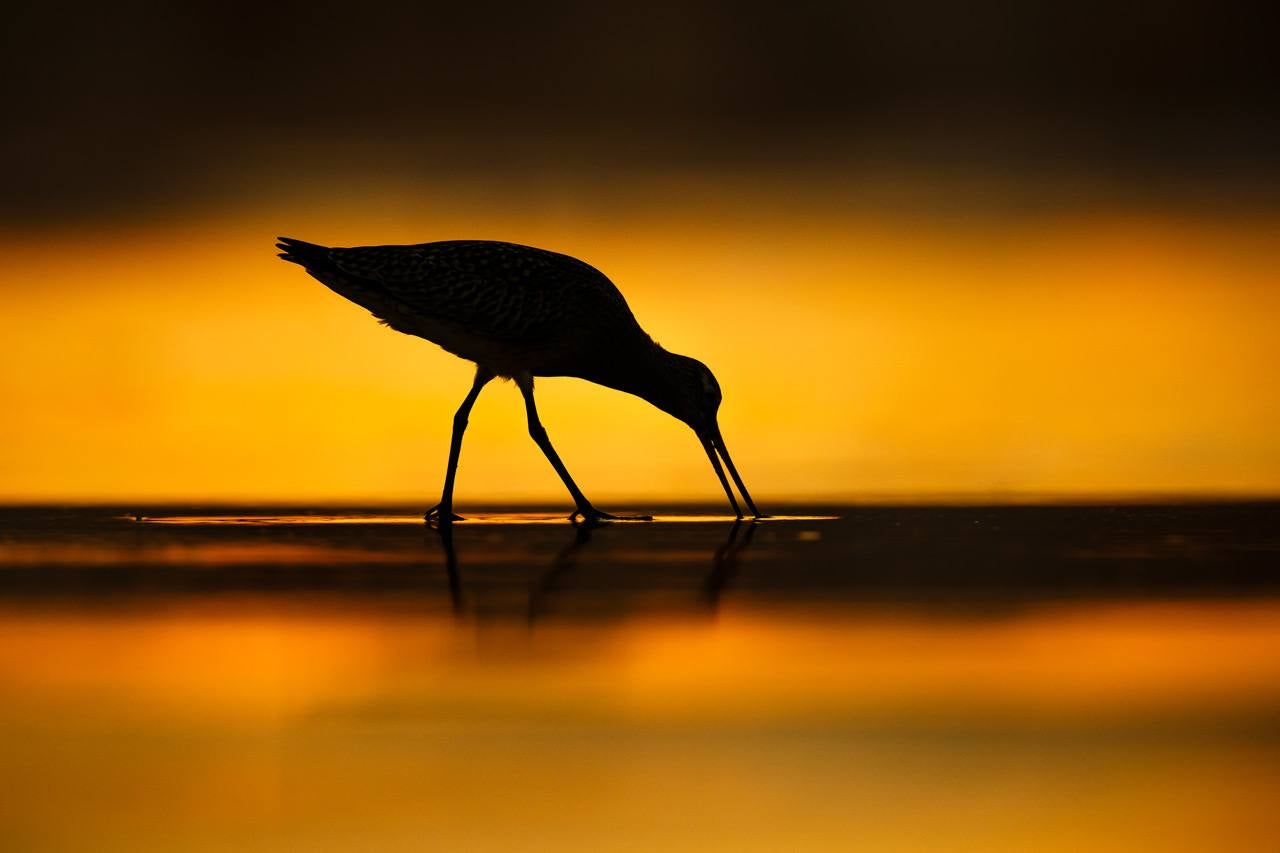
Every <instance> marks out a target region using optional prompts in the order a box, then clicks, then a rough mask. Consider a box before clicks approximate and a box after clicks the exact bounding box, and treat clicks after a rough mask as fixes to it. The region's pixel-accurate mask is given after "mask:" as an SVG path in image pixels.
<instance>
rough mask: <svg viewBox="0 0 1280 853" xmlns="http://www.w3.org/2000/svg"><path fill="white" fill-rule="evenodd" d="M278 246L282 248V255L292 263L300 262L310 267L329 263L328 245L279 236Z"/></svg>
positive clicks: (277, 239)
mask: <svg viewBox="0 0 1280 853" xmlns="http://www.w3.org/2000/svg"><path fill="white" fill-rule="evenodd" d="M276 248H277V249H279V250H280V257H281V258H283V259H284V260H286V261H289V262H290V263H294V264H300V265H302V266H304V267H307V268H309V269H314V268H316V267H321V268H323V267H325V266H328V265H329V247H328V246H318V245H316V244H315V243H308V242H307V241H305V240H295V239H293V238H292V237H277V238H276Z"/></svg>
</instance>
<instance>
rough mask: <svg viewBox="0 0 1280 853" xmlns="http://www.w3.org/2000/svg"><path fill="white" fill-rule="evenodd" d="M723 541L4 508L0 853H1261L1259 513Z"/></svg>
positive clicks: (1266, 581) (836, 521)
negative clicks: (289, 852) (443, 852)
mask: <svg viewBox="0 0 1280 853" xmlns="http://www.w3.org/2000/svg"><path fill="white" fill-rule="evenodd" d="M619 509H628V510H630V509H641V508H631V507H626V508H619ZM716 511H718V510H700V509H699V508H687V509H683V510H680V511H675V512H673V511H671V510H663V511H659V512H657V514H658V515H659V516H660V519H661V520H659V521H656V522H653V523H625V524H615V525H609V526H605V527H601V528H597V529H594V530H588V529H584V528H575V527H573V526H571V525H570V524H568V523H567V522H565V521H563V520H561V519H559V518H558V517H557V516H556V514H555V513H553V512H551V511H547V512H537V511H529V510H527V509H521V510H519V511H512V510H504V509H503V508H488V509H486V508H480V511H478V512H473V513H470V515H471V516H472V520H471V521H469V522H467V523H464V524H459V525H457V526H456V527H455V528H454V530H453V532H452V536H450V537H442V536H441V535H440V534H439V533H438V532H435V531H432V530H429V529H427V528H425V527H424V526H423V525H422V524H421V522H420V521H419V520H418V519H417V517H416V515H415V514H414V513H413V512H412V511H410V510H407V509H403V508H379V509H377V510H376V511H370V510H360V509H352V508H338V509H334V508H328V509H326V510H324V511H323V512H318V511H315V510H308V509H305V508H298V507H293V508H289V507H272V508H269V509H261V508H246V507H101V508H91V509H90V508H78V509H50V508H9V509H4V510H0V632H2V634H3V642H2V643H0V846H3V848H4V849H6V850H10V849H12V850H65V849H95V850H147V849H155V850H174V849H183V850H271V849H306V850H351V849H378V850H387V849H391V850H396V849H406V850H407V849H413V850H421V849H451V850H452V849H458V850H511V849H521V850H583V851H587V850H637V851H639V850H646V851H647V850H703V849H726V850H779V849H788V850H834V849H874V850H936V849H950V850H1028V849H1036V850H1082V849H1088V850H1117V851H1119V850H1125V851H1132V850H1233V851H1236V850H1267V849H1272V847H1271V845H1272V844H1273V842H1274V838H1275V837H1277V833H1280V809H1277V804H1278V803H1280V725H1277V722H1276V721H1277V720H1280V716H1278V715H1277V712H1278V711H1280V559H1278V558H1280V504H1274V503H1254V504H1201V505H1191V504H1183V505H1170V506H1133V505H1129V506H1059V507H1050V506H1024V507H933V508H930V507H831V506H825V507H791V508H787V509H786V513H787V515H788V517H785V518H777V519H769V520H765V521H762V522H760V523H757V524H754V525H752V524H745V523H744V524H734V523H733V522H732V520H731V519H727V518H724V517H723V516H716V515H714V514H713V513H714V512H716Z"/></svg>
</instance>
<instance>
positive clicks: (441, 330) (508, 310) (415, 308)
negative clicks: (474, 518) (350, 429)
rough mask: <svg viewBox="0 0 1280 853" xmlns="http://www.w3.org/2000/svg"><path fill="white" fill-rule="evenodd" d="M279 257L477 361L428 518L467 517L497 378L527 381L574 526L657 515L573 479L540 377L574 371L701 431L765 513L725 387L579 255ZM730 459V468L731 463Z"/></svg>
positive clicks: (719, 469) (354, 251)
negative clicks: (456, 504)
mask: <svg viewBox="0 0 1280 853" xmlns="http://www.w3.org/2000/svg"><path fill="white" fill-rule="evenodd" d="M277 241H278V242H277V243H276V248H277V249H279V250H280V252H279V257H280V258H282V259H284V260H286V261H289V262H290V263H294V264H298V265H300V266H301V267H302V268H303V269H304V270H306V272H307V273H308V274H309V275H310V276H311V277H312V278H315V279H316V280H317V281H319V282H320V283H321V284H323V285H325V286H326V287H328V288H329V289H330V290H332V291H334V292H335V293H337V294H338V295H340V296H343V297H345V298H346V299H348V300H350V301H352V302H354V303H356V304H357V305H359V306H361V307H362V308H364V309H366V310H368V311H370V312H371V313H372V314H373V316H374V317H375V318H376V319H377V320H378V321H379V322H381V323H382V324H384V325H386V326H389V327H390V328H392V329H394V330H395V331H398V332H402V333H404V334H408V335H413V336H416V337H420V338H424V339H425V340H428V341H430V342H432V343H434V344H436V345H438V346H439V347H441V348H442V349H444V350H445V351H447V352H450V353H452V354H454V355H456V356H458V357H460V358H463V359H466V360H468V361H471V362H474V363H475V365H476V372H475V378H474V380H473V381H472V383H471V389H470V391H468V392H467V395H466V397H465V398H464V399H463V401H462V404H461V405H460V406H459V407H458V410H457V412H456V413H455V414H454V416H453V434H452V437H451V439H450V442H449V459H448V464H447V467H446V469H445V479H444V488H443V491H442V493H441V496H440V502H439V503H437V504H436V505H435V506H434V507H432V508H431V509H429V510H427V512H426V514H425V516H424V518H425V519H426V521H427V522H428V523H439V524H450V523H452V522H454V521H462V520H463V518H462V516H459V515H457V514H455V513H454V511H453V487H454V480H455V478H456V476H457V469H458V457H459V455H460V454H461V451H462V437H463V434H464V433H465V431H466V428H467V421H468V417H469V415H470V413H471V408H472V406H474V405H475V402H476V399H477V397H479V395H480V392H481V390H482V389H483V388H484V387H485V386H486V385H487V384H489V382H491V381H492V380H493V379H495V378H497V377H502V378H504V379H511V380H514V381H515V384H516V386H517V387H518V388H519V389H520V393H521V395H522V396H523V397H524V405H525V415H526V418H527V420H528V428H529V435H530V436H531V437H532V438H533V440H534V442H535V443H536V444H537V445H538V447H539V448H540V449H541V450H542V452H543V454H544V455H545V456H546V457H547V459H548V460H549V461H550V462H551V466H552V467H553V468H554V469H555V471H556V473H557V474H558V475H559V476H560V479H561V480H562V481H563V483H564V485H565V488H567V489H568V491H569V495H570V497H572V498H573V501H574V505H575V509H574V511H573V513H571V514H570V516H569V518H570V520H571V521H575V522H577V521H579V520H581V521H582V522H587V523H597V522H604V521H615V520H631V519H638V520H650V518H651V517H650V516H631V517H624V516H617V515H612V514H610V513H607V512H603V511H601V510H598V509H596V507H595V506H594V505H593V504H592V503H591V502H590V501H589V500H587V498H586V496H585V495H584V494H583V493H582V490H581V489H579V488H578V485H577V483H575V482H574V480H573V478H572V477H571V476H570V475H569V471H568V469H566V468H565V465H564V463H563V462H562V461H561V459H560V456H559V454H557V453H556V450H555V448H554V447H553V446H552V444H551V440H550V438H549V437H548V436H547V431H546V429H545V428H544V427H543V426H542V422H541V420H540V419H539V417H538V409H537V406H536V405H535V403H534V395H533V383H534V377H550V376H569V377H577V378H579V379H585V380H587V381H588V382H594V383H596V384H598V385H603V386H605V387H608V388H613V389H616V390H618V391H623V392H625V393H628V394H633V395H635V396H637V397H640V398H641V399H643V400H646V401H648V402H649V403H651V404H652V405H654V406H656V407H657V408H658V409H660V410H662V411H663V412H666V413H667V414H669V415H671V416H672V417H674V418H676V419H677V420H679V421H681V422H683V423H684V424H686V425H687V426H689V427H690V428H692V430H693V432H694V433H695V435H696V437H697V439H698V441H699V442H700V443H701V445H702V448H703V450H704V451H705V452H706V454H707V457H708V458H709V459H710V460H711V466H712V468H713V469H714V471H715V473H716V476H717V477H718V479H719V481H720V485H721V487H723V489H724V492H725V495H726V496H727V497H728V499H729V505H730V506H731V507H732V508H733V512H734V515H735V517H737V518H742V517H743V511H742V508H741V507H740V506H739V504H738V501H737V499H736V498H735V496H734V492H733V489H732V488H731V487H730V485H729V479H728V477H726V475H725V469H726V468H727V469H728V473H729V476H730V477H732V478H733V482H734V484H735V485H736V486H737V487H738V491H739V492H740V493H741V495H742V499H743V502H744V503H745V504H746V507H747V510H748V511H749V512H750V513H751V514H752V516H753V517H756V518H762V517H764V516H763V515H762V514H761V513H760V511H759V510H758V509H757V508H756V504H755V502H754V501H753V500H752V499H751V495H750V494H749V493H748V492H747V487H746V486H745V485H744V484H743V482H742V477H741V476H740V475H739V474H738V469H737V468H736V467H735V466H734V464H733V460H732V458H731V457H730V456H729V449H728V447H727V446H726V445H725V442H724V437H723V436H722V434H721V432H720V426H719V420H718V412H719V409H720V401H721V391H720V384H719V383H718V382H717V381H716V377H715V375H714V374H713V373H712V372H711V370H710V369H709V368H708V367H707V366H706V365H705V364H703V363H702V362H700V361H698V360H697V359H694V358H690V357H689V356H685V355H677V354H676V353H672V352H668V351H667V350H666V349H664V348H663V347H661V346H660V345H659V344H658V343H657V342H656V341H654V339H653V338H652V337H650V336H649V335H648V333H646V332H645V331H644V330H643V329H642V328H641V327H640V324H639V322H638V321H637V320H636V318H635V315H634V314H633V313H632V312H631V308H630V306H628V305H627V300H626V299H625V298H624V297H623V295H622V293H621V291H619V290H618V288H617V286H615V285H614V283H613V282H612V281H610V280H609V278H608V277H607V276H606V275H605V274H604V273H602V272H600V271H599V270H598V269H596V268H595V267H593V266H591V265H590V264H587V263H585V262H584V261H580V260H578V259H577V258H574V257H571V256H569V255H565V254H560V253H558V252H553V251H549V250H546V249H539V248H535V247H532V246H523V245H520V244H517V243H507V242H501V241H496V240H444V241H437V242H430V243H419V244H416V245H388V246H355V247H350V248H338V247H329V246H322V245H318V244H315V243H308V242H306V241H304V240H298V239H294V238H292V237H278V238H277ZM721 459H723V460H724V464H723V465H722V464H721Z"/></svg>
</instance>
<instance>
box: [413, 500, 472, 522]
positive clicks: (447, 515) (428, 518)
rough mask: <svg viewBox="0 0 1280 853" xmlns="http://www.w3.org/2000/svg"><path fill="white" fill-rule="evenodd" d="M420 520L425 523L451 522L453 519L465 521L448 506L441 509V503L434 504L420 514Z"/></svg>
mask: <svg viewBox="0 0 1280 853" xmlns="http://www.w3.org/2000/svg"><path fill="white" fill-rule="evenodd" d="M422 520H423V521H425V522H426V523H427V524H452V523H453V522H455V521H466V519H465V518H463V517H462V516H460V515H455V514H454V512H453V510H452V509H451V508H449V507H444V508H443V510H442V509H441V504H436V505H435V506H433V507H432V508H431V509H429V510H427V511H426V512H425V513H423V515H422Z"/></svg>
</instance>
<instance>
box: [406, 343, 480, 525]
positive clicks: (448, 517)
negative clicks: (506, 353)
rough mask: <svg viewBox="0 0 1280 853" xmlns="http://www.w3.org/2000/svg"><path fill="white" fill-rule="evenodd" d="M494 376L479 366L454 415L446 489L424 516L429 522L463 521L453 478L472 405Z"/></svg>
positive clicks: (445, 482) (446, 473)
mask: <svg viewBox="0 0 1280 853" xmlns="http://www.w3.org/2000/svg"><path fill="white" fill-rule="evenodd" d="M493 376H494V374H493V372H492V371H490V370H487V369H486V368H483V367H477V368H476V378H475V381H474V382H472V383H471V390H470V391H469V392H467V398H466V399H465V400H463V401H462V405H461V406H459V407H458V411H457V412H455V413H454V415H453V438H451V439H450V441H449V467H448V469H447V470H446V471H445V474H444V491H443V492H442V493H441V495H440V503H438V504H436V505H435V506H433V507H432V508H431V509H429V510H427V512H426V515H424V516H423V518H424V519H425V520H426V521H428V522H431V521H440V522H443V523H445V524H448V523H449V522H452V521H462V516H460V515H454V514H453V480H454V477H455V476H456V475H457V473H458V456H459V455H460V454H461V453H462V434H463V433H464V432H466V431H467V417H468V416H469V415H470V414H471V407H472V406H474V405H475V404H476V398H477V397H479V396H480V389H482V388H484V386H485V385H487V384H489V381H490V380H491V379H493Z"/></svg>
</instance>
